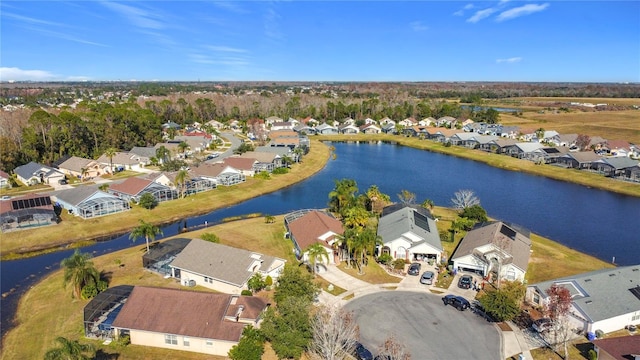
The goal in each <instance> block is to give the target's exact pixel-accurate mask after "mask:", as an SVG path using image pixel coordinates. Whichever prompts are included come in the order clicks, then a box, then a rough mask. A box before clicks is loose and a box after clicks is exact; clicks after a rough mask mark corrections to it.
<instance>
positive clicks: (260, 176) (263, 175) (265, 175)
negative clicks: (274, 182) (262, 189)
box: [254, 171, 271, 180]
mask: <svg viewBox="0 0 640 360" xmlns="http://www.w3.org/2000/svg"><path fill="white" fill-rule="evenodd" d="M254 177H255V178H257V179H264V180H268V179H270V178H271V175H270V174H269V173H268V172H267V171H260V172H259V173H258V174H256V175H255V176H254Z"/></svg>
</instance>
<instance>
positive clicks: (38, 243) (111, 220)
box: [0, 141, 329, 259]
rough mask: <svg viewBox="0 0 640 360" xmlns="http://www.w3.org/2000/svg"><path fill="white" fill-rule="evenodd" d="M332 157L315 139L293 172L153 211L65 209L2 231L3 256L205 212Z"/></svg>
mask: <svg viewBox="0 0 640 360" xmlns="http://www.w3.org/2000/svg"><path fill="white" fill-rule="evenodd" d="M328 159H329V148H328V147H327V146H326V145H324V144H322V143H321V142H319V141H312V144H311V149H310V152H309V154H307V156H305V157H304V159H303V161H302V162H301V163H299V164H294V165H293V166H292V168H291V171H290V172H289V173H287V174H282V175H272V176H271V178H270V179H268V180H264V179H256V178H248V179H247V181H246V182H244V183H242V184H238V185H234V186H231V187H226V186H221V187H219V188H217V189H215V190H211V191H207V192H202V193H198V194H196V195H194V196H189V197H186V198H184V199H178V200H172V201H168V202H164V203H160V204H159V205H158V207H156V208H155V209H153V210H147V209H144V208H141V207H139V206H134V207H133V208H132V209H131V210H130V211H126V212H124V213H119V214H114V215H109V216H104V217H99V218H94V219H88V220H83V219H81V218H79V217H76V216H71V215H69V214H67V213H66V211H63V214H62V220H63V221H62V222H61V223H60V224H58V225H54V226H47V227H44V228H39V229H33V230H21V231H15V232H10V233H6V234H2V249H1V251H0V255H2V258H3V259H8V258H11V257H14V256H16V254H17V256H20V254H22V253H29V252H36V253H37V252H38V251H54V250H55V249H56V248H58V247H61V246H68V245H70V244H73V243H77V242H83V241H91V240H93V239H96V238H99V237H102V236H109V235H112V234H114V233H126V232H128V231H129V230H131V229H133V228H135V227H136V226H138V220H139V219H143V220H144V221H147V222H150V223H153V224H163V223H168V222H174V221H178V220H180V219H184V218H187V217H190V216H194V215H198V214H205V213H208V212H210V211H212V210H215V209H220V208H224V207H227V206H230V205H233V204H237V203H239V202H242V201H244V200H248V199H251V198H254V197H257V196H260V195H264V194H267V193H270V192H273V191H277V190H279V189H282V188H285V187H287V186H290V185H292V184H294V183H297V182H299V181H302V180H304V179H306V178H308V177H310V176H312V175H314V174H315V173H316V172H318V171H320V170H321V169H322V168H323V167H324V165H325V163H326V161H327V160H328Z"/></svg>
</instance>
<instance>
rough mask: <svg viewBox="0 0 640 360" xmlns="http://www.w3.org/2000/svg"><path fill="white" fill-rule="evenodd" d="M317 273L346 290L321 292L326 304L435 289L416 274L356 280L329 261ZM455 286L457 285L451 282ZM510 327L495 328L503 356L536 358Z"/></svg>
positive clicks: (525, 342) (517, 332)
mask: <svg viewBox="0 0 640 360" xmlns="http://www.w3.org/2000/svg"><path fill="white" fill-rule="evenodd" d="M318 276H321V277H322V278H324V279H325V280H327V281H328V282H330V283H331V284H333V285H335V286H339V287H341V288H343V289H345V290H346V291H345V292H344V293H342V294H340V295H339V296H334V295H331V294H329V293H328V292H326V291H321V293H320V295H319V296H318V301H320V302H321V303H323V304H330V305H340V306H342V305H344V304H346V303H347V301H348V300H344V298H345V297H347V296H350V295H353V297H359V296H363V295H366V294H371V293H375V292H380V291H391V290H393V289H396V290H403V291H407V290H409V291H425V292H429V289H433V288H434V287H433V286H432V287H426V286H424V285H421V284H420V283H419V282H418V281H417V279H415V278H416V277H413V276H405V278H404V279H403V280H402V281H400V282H399V283H390V284H370V283H368V282H366V281H362V280H360V279H357V278H355V277H353V276H351V275H349V274H347V273H345V272H344V271H342V270H340V269H338V267H337V266H336V265H335V264H330V265H328V266H327V270H326V271H324V272H322V273H318ZM452 286H454V285H452ZM438 290H441V291H444V292H443V294H442V295H445V294H447V293H450V291H449V289H440V288H438ZM508 325H509V327H510V328H511V329H510V330H503V329H501V328H500V327H499V326H498V325H497V324H496V328H498V329H497V330H498V331H499V332H500V334H501V335H502V344H501V347H502V354H503V358H504V359H509V358H511V357H515V358H516V359H519V356H520V354H522V359H527V360H531V359H533V357H532V356H531V353H530V352H529V344H528V342H527V340H526V338H525V335H524V334H523V332H522V330H520V329H519V328H518V327H517V326H516V325H515V324H514V323H511V322H509V323H508Z"/></svg>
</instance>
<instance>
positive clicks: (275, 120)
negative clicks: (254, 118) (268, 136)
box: [264, 116, 284, 127]
mask: <svg viewBox="0 0 640 360" xmlns="http://www.w3.org/2000/svg"><path fill="white" fill-rule="evenodd" d="M283 121H284V119H282V118H279V117H277V116H269V117H268V118H266V119H264V123H265V124H266V125H267V126H269V127H271V126H273V124H274V123H278V122H283Z"/></svg>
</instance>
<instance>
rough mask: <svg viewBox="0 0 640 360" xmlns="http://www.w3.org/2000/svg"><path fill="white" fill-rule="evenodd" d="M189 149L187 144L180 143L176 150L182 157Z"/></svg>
mask: <svg viewBox="0 0 640 360" xmlns="http://www.w3.org/2000/svg"><path fill="white" fill-rule="evenodd" d="M188 148H189V144H187V142H186V141H181V142H180V143H179V144H178V149H180V152H181V153H182V154H183V155H184V153H185V152H186V151H187V149H188Z"/></svg>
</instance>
